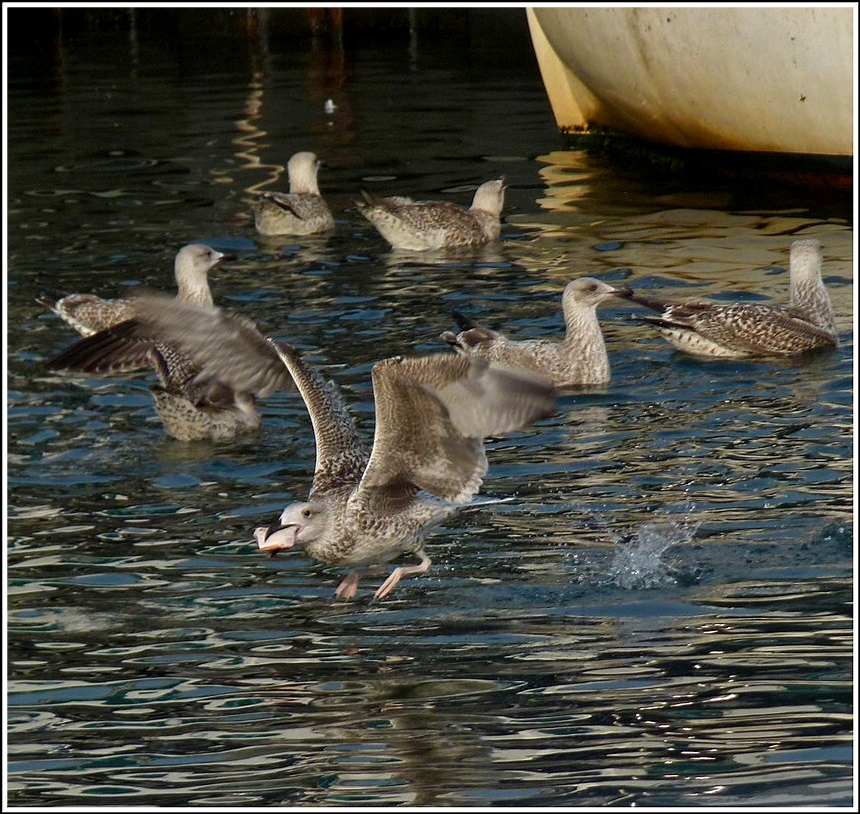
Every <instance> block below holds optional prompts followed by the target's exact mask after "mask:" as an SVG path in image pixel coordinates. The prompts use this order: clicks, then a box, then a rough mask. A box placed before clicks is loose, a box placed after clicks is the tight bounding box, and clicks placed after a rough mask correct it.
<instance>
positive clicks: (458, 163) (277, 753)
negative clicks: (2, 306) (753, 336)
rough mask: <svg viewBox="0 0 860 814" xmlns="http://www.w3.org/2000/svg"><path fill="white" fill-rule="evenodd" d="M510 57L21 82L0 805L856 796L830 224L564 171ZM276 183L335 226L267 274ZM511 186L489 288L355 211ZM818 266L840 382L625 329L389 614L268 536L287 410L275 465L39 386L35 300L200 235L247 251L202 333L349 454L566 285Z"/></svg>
mask: <svg viewBox="0 0 860 814" xmlns="http://www.w3.org/2000/svg"><path fill="white" fill-rule="evenodd" d="M504 30H505V32H506V36H507V37H512V38H513V42H512V43H509V42H507V41H506V40H505V38H504V37H502V40H501V41H500V42H499V43H498V44H497V47H493V46H492V45H488V44H487V43H486V42H484V43H483V44H482V45H481V47H476V48H474V49H471V50H470V49H469V47H467V45H465V44H464V46H463V47H462V48H453V49H452V48H449V47H447V44H446V43H444V42H438V41H429V42H426V43H425V42H424V41H423V40H422V38H421V36H420V31H419V35H418V36H417V37H414V38H413V39H412V40H411V41H410V40H409V39H408V38H407V37H405V36H404V37H402V38H399V39H398V38H397V37H392V39H393V40H394V41H393V43H392V42H387V43H386V44H385V46H384V47H383V46H380V47H379V48H378V49H377V48H374V47H371V46H370V45H369V44H368V45H364V46H362V47H357V44H356V43H355V42H354V43H353V44H352V45H351V46H349V47H347V49H346V50H345V51H344V52H339V51H337V50H336V49H333V48H331V47H330V46H328V45H326V43H325V41H322V42H320V43H319V44H318V46H317V47H316V48H312V47H311V45H310V43H309V42H308V41H304V40H302V41H300V42H299V44H298V45H297V44H296V42H293V41H276V40H274V39H273V40H271V41H269V42H267V40H266V38H265V32H263V33H262V34H260V35H259V36H256V35H249V38H248V40H247V41H241V42H238V43H237V40H236V38H235V37H228V36H226V33H225V36H224V38H223V41H222V40H216V41H215V42H214V43H210V44H209V46H208V47H203V45H202V43H203V40H202V38H201V39H200V40H199V41H197V42H195V46H196V47H195V48H190V49H184V46H183V45H182V42H181V41H180V40H179V39H178V38H176V39H174V38H167V39H166V40H165V41H156V42H152V41H149V40H147V39H141V40H140V41H138V40H133V39H128V37H127V34H126V32H125V31H124V30H122V29H121V30H120V32H119V33H117V34H114V35H111V36H109V37H106V36H96V35H90V36H89V38H87V37H83V38H79V39H78V40H75V41H74V42H71V43H67V44H65V45H64V46H63V47H58V48H57V51H56V52H55V53H52V54H38V53H37V54H33V55H30V56H28V57H27V58H23V57H16V58H14V59H13V60H12V62H11V64H10V70H11V73H10V81H9V102H8V105H9V131H8V144H9V166H8V171H9V174H8V186H9V200H8V209H9V212H8V245H7V257H8V281H7V319H8V326H7V330H8V371H7V388H8V390H7V430H8V440H7V444H8V454H7V467H8V476H7V489H8V549H7V565H8V569H7V590H8V599H7V611H8V615H7V629H8V671H7V676H8V685H7V689H8V694H7V706H8V732H7V738H8V754H7V756H8V774H7V794H8V802H9V804H11V805H13V806H25V805H27V806H98V805H122V806H125V807H128V806H135V805H158V806H184V805H194V806H197V807H203V806H207V805H212V806H259V805H285V804H286V805H290V804H292V805H298V804H319V805H331V806H335V805H351V804H368V803H375V804H385V805H401V804H402V805H437V806H448V805H464V806H465V805H484V806H517V807H523V806H537V805H542V806H546V805H569V806H586V805H609V804H616V805H623V806H630V805H633V804H635V805H639V806H643V805H646V806H647V805H655V806H657V805H659V806H703V805H726V806H728V805H775V806H785V805H793V804H807V805H811V804H814V805H816V806H817V805H848V804H850V803H851V802H852V768H853V766H852V764H853V759H852V716H853V703H852V698H853V686H852V661H853V660H852V654H853V647H854V641H853V633H852V630H853V626H852V621H851V609H852V595H853V582H852V575H853V567H852V566H853V532H854V528H853V520H852V505H853V423H852V422H853V420H852V411H853V384H854V380H853V365H852V357H853V332H852V324H853V296H854V288H853V231H852V222H853V212H852V210H851V201H850V195H849V196H846V195H845V194H844V193H842V192H839V191H830V192H825V193H821V191H820V190H819V191H815V192H813V191H810V192H809V193H806V192H805V191H803V190H802V189H800V190H799V189H798V188H796V187H780V186H778V185H776V184H775V182H774V181H771V180H768V179H766V178H760V179H754V180H750V179H748V178H745V179H731V178H726V177H723V176H721V174H720V173H719V171H718V169H719V168H718V167H717V168H715V171H714V173H713V174H712V175H711V174H709V176H708V177H704V178H700V179H699V180H696V181H691V180H690V179H689V177H687V176H679V175H676V174H669V173H668V172H666V171H661V170H660V169H659V168H657V169H654V168H652V167H649V166H645V165H644V162H643V166H636V165H631V164H630V163H628V162H622V161H618V160H615V159H612V158H609V157H601V156H595V155H589V154H586V153H585V152H581V151H566V150H564V149H563V146H564V145H563V144H562V143H561V141H560V137H559V136H558V135H557V133H556V130H555V125H554V122H553V119H552V116H551V113H550V110H549V107H548V104H547V102H546V97H545V94H544V91H543V86H542V84H541V81H540V77H539V75H538V73H537V69H536V67H535V65H534V62H533V58H532V57H531V55H530V54H529V53H528V51H527V49H524V48H523V47H522V43H523V42H526V43H527V40H524V39H523V38H522V37H519V36H514V35H513V34H512V33H511V32H512V31H514V29H511V28H505V29H504ZM46 65H49V66H50V69H46ZM329 98H330V99H332V100H333V101H334V102H335V104H336V109H335V110H334V112H333V113H331V114H328V113H326V112H325V111H324V107H323V104H324V102H325V100H326V99H329ZM300 149H311V150H314V151H315V152H317V153H318V154H319V155H320V156H321V157H322V158H323V159H324V160H325V161H326V162H327V164H328V168H327V169H325V170H323V173H322V175H321V186H322V190H323V193H324V194H325V195H326V197H327V198H328V200H329V201H330V203H331V205H332V208H333V209H334V211H335V214H336V217H337V219H338V226H337V230H336V232H335V233H334V234H332V235H330V236H326V237H315V238H302V239H296V240H293V239H280V240H277V239H276V240H272V239H267V240H263V239H261V238H259V237H258V235H257V234H256V233H255V231H254V229H253V225H252V223H251V221H250V218H249V209H248V206H247V203H246V202H247V199H248V191H249V190H252V189H258V188H272V189H285V188H286V178H285V173H284V165H285V163H286V161H287V159H288V158H289V156H290V155H291V154H292V153H293V152H295V151H297V150H300ZM502 174H504V175H505V176H506V178H507V180H508V184H509V190H508V196H507V201H506V206H505V212H504V225H503V240H502V241H501V242H500V243H499V244H498V245H497V246H495V247H492V248H491V249H488V250H486V251H482V252H479V253H473V254H466V255H462V254H461V255H449V256H442V257H437V256H422V255H416V254H406V253H397V252H393V251H391V250H389V249H388V247H387V244H385V243H384V241H382V239H381V238H380V237H379V236H378V235H377V234H376V233H375V232H374V231H373V230H372V228H371V227H370V226H369V224H367V223H365V222H363V221H362V220H361V218H360V217H359V216H358V214H357V212H356V211H355V210H354V208H353V207H352V201H353V200H354V198H355V197H356V194H357V191H358V189H359V188H361V187H365V188H368V189H372V190H375V191H378V192H382V193H387V194H403V193H405V194H410V193H411V194H414V195H415V196H417V197H436V198H440V197H441V198H447V199H451V200H455V201H457V202H459V203H463V204H466V203H468V202H469V201H470V199H471V193H472V191H473V190H474V188H475V186H476V185H477V184H478V183H480V182H481V181H483V180H487V179H490V178H495V177H498V176H499V175H502ZM806 236H815V237H817V238H819V239H820V240H821V242H822V244H823V246H824V257H825V267H824V276H825V280H826V283H827V285H828V287H829V289H830V291H831V294H832V298H833V302H834V306H835V309H836V313H837V323H838V327H839V330H840V336H841V346H840V347H839V349H838V350H836V351H835V352H833V353H829V354H826V355H824V356H816V357H815V358H812V359H807V360H802V361H800V362H797V363H791V364H783V363H771V362H725V361H724V362H704V361H697V360H693V359H690V358H686V357H682V356H681V355H679V354H676V353H674V352H672V350H671V349H670V348H669V346H668V345H667V344H666V343H665V342H664V341H663V340H662V339H661V338H660V337H659V336H657V335H656V334H655V333H654V332H653V330H652V329H650V327H649V326H647V325H644V324H641V323H637V322H635V321H633V320H631V319H630V314H631V313H632V312H633V307H632V306H630V305H627V304H624V303H622V302H617V303H611V304H608V305H607V306H605V307H604V308H602V310H601V319H602V323H603V325H604V329H605V335H606V338H607V346H608V349H609V353H610V359H611V363H612V369H613V380H612V383H611V384H610V385H609V386H608V387H606V388H604V389H600V390H596V391H589V392H570V393H566V394H565V395H564V396H563V398H562V399H561V403H560V408H561V409H560V411H559V413H558V414H557V415H555V416H553V417H552V418H549V419H545V420H543V421H541V422H539V423H538V424H537V425H536V426H534V427H532V428H530V429H528V430H525V431H523V432H519V433H514V434H512V435H510V436H507V437H505V438H501V439H493V440H491V441H490V442H489V443H488V457H489V460H490V471H489V474H488V477H487V479H486V481H485V484H484V489H483V494H484V496H486V497H488V498H505V500H503V501H496V502H488V503H485V504H484V505H478V506H475V507H472V508H469V509H467V510H464V511H462V512H460V513H459V514H458V515H456V516H455V517H454V518H453V519H452V520H450V521H448V522H447V523H446V524H445V525H444V526H443V527H442V528H440V529H438V530H437V531H436V533H435V534H434V535H433V536H432V538H431V539H430V542H429V544H428V553H429V555H430V556H431V558H432V559H433V566H432V568H431V570H430V571H429V572H428V573H427V574H426V575H422V576H420V577H414V578H410V579H409V580H407V581H404V582H403V583H402V584H401V586H400V587H399V588H398V590H397V591H396V592H395V593H394V594H393V595H392V596H391V597H390V598H388V599H386V600H383V601H380V602H373V601H371V600H370V596H371V592H370V591H368V590H367V589H368V587H371V588H372V584H371V585H367V584H363V585H362V588H361V590H360V593H359V598H358V601H356V602H354V603H348V604H344V603H338V602H335V601H334V599H333V590H334V587H335V586H336V584H337V582H338V581H339V580H340V578H341V577H342V575H343V574H342V572H340V571H338V570H337V569H325V568H321V567H319V566H316V565H314V564H313V563H312V562H310V561H309V560H307V559H305V558H303V557H302V555H301V554H298V553H297V554H295V555H290V556H281V557H278V558H274V559H268V558H266V557H264V556H262V555H260V554H259V553H258V552H257V550H256V548H255V545H254V543H253V542H252V539H251V531H252V529H253V528H254V527H255V526H256V525H258V524H261V523H269V522H271V521H273V520H274V519H275V517H276V516H277V515H278V513H279V512H280V510H281V508H282V507H283V505H284V504H285V503H287V502H288V501H290V500H293V499H300V498H303V497H304V496H305V494H306V493H307V489H308V486H309V483H310V477H311V473H312V470H313V463H314V447H313V437H312V434H311V430H310V426H309V422H308V419H307V414H306V412H305V411H304V408H303V406H302V404H301V403H300V401H299V399H298V398H297V396H296V395H295V394H288V393H287V394H281V395H277V396H274V397H272V398H270V399H268V400H266V401H265V402H264V403H263V404H262V409H263V414H264V424H263V427H262V429H261V430H260V432H259V434H258V435H257V436H254V437H251V438H246V439H243V440H239V441H234V442H229V443H219V444H210V443H203V442H201V443H190V444H183V443H181V442H177V441H174V440H171V439H169V438H167V437H165V435H164V432H163V430H162V428H161V425H160V423H159V422H158V421H157V419H156V418H155V413H154V409H153V405H152V402H151V398H150V395H149V391H148V385H149V381H150V379H149V378H148V377H146V376H145V375H141V376H139V377H137V378H131V379H126V380H122V379H114V380H104V379H87V378H73V377H66V376H60V375H54V374H48V373H46V372H45V371H43V369H42V363H43V362H44V361H45V360H46V359H47V358H49V357H50V356H51V355H53V354H55V353H57V352H59V351H60V350H61V349H63V348H64V347H66V346H67V345H68V344H70V343H71V342H72V341H73V340H74V339H75V338H76V335H75V334H74V332H73V331H72V329H71V328H69V327H68V326H66V325H65V324H63V323H62V322H60V320H58V319H57V318H56V317H55V316H53V315H52V314H49V313H45V311H44V310H43V309H42V308H41V306H39V305H38V304H37V303H36V302H35V297H36V295H37V294H38V293H39V292H40V291H42V290H44V289H45V288H51V289H56V290H59V291H66V292H68V291H92V292H94V293H98V294H101V295H103V296H117V295H122V294H124V293H127V292H129V291H131V290H133V289H134V288H135V287H138V286H145V287H147V288H150V289H160V290H172V289H173V273H172V260H173V256H174V254H175V252H176V251H177V249H178V248H179V247H181V246H182V245H184V244H186V243H189V242H192V241H197V240H201V241H207V242H210V243H211V245H214V246H216V247H218V248H222V249H230V250H232V251H234V252H235V253H236V259H235V260H231V261H229V262H225V263H223V264H222V265H221V266H220V267H218V268H216V269H215V270H214V271H213V272H212V275H211V281H212V286H213V290H214V293H215V297H216V300H217V301H218V302H219V303H220V304H221V305H223V306H225V307H228V308H231V309H234V310H236V311H239V312H241V313H244V314H246V315H248V316H250V317H252V318H254V319H255V320H257V321H258V323H259V324H260V326H261V327H262V328H263V330H265V331H266V332H268V333H270V334H272V335H274V336H277V337H280V338H282V339H285V340H288V341H290V342H292V343H293V344H295V345H296V346H297V347H299V348H300V349H301V350H302V351H303V352H304V353H305V354H306V356H307V358H308V359H310V360H311V361H313V362H314V363H315V364H318V365H320V366H324V367H325V369H326V370H327V372H328V374H329V375H330V376H331V377H333V378H334V379H336V380H337V381H338V382H339V383H340V384H341V385H342V387H343V388H344V392H345V396H346V398H347V400H348V401H349V402H350V403H351V404H352V405H353V406H354V408H355V410H356V414H357V416H358V419H359V422H360V425H361V428H362V430H363V431H364V432H366V433H368V436H369V434H370V433H371V432H372V423H373V414H372V394H371V390H370V384H369V372H370V366H371V364H372V362H373V361H374V360H377V359H380V358H383V357H385V356H389V355H393V354H398V353H412V352H429V351H435V350H439V349H441V345H440V344H439V342H438V341H437V336H438V334H439V333H440V331H442V330H446V329H450V328H452V327H453V325H452V323H451V317H450V312H451V310H452V309H454V308H456V309H458V310H461V311H465V312H466V313H468V314H469V315H471V316H473V317H475V318H476V319H478V320H479V321H482V322H485V323H487V324H489V325H492V326H494V327H498V328H503V329H505V330H506V331H507V332H509V333H511V334H515V335H518V336H521V337H526V336H557V335H558V334H559V333H560V331H561V328H562V323H561V314H560V296H561V290H562V288H563V287H564V284H565V282H566V281H567V280H568V279H570V278H571V277H574V276H579V275H585V274H589V275H594V276H597V277H599V278H601V279H604V280H607V281H610V282H614V283H617V282H624V283H625V284H627V285H630V286H631V287H633V288H634V289H640V290H646V291H647V290H652V291H660V292H661V293H664V294H666V295H668V296H670V297H688V296H710V297H717V298H726V299H741V298H749V299H759V298H761V299H766V298H770V297H773V298H774V299H776V300H784V299H785V297H786V292H787V272H786V264H787V259H788V247H789V244H790V243H791V241H792V240H794V239H796V238H797V237H806Z"/></svg>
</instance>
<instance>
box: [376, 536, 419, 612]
mask: <svg viewBox="0 0 860 814" xmlns="http://www.w3.org/2000/svg"><path fill="white" fill-rule="evenodd" d="M415 553H416V555H417V556H418V558H419V559H420V560H421V562H420V563H419V564H418V565H405V566H404V565H401V566H399V567H397V568H395V569H394V570H393V571H392V572H391V573H390V574H389V575H388V579H386V580H385V582H383V583H382V585H380V586H379V588H377V589H376V593H375V594H374V595H373V598H374V599H382V597H384V596H388V594H390V593H391V592H392V591H393V590H394V589H395V587H397V583H398V582H400V580H401V579H402V578H403V577H407V576H409V575H410V574H424V573H426V572H427V571H428V569H429V568H430V558H429V557H428V556H427V555H426V554H425V553H424V549H423V548H422V549H419V550H418V551H416V552H415Z"/></svg>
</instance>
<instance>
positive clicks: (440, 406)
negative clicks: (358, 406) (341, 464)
mask: <svg viewBox="0 0 860 814" xmlns="http://www.w3.org/2000/svg"><path fill="white" fill-rule="evenodd" d="M372 375H373V391H374V400H375V403H376V432H375V436H374V441H373V449H372V451H371V455H370V461H369V462H368V465H367V470H366V471H365V473H364V477H363V478H362V480H361V485H360V488H359V491H360V493H362V496H363V498H364V499H367V500H372V499H374V494H375V493H378V494H379V495H384V496H385V497H386V498H389V497H390V496H391V495H392V494H398V493H400V494H404V493H408V492H410V491H414V490H415V489H424V490H426V491H428V492H430V493H431V494H434V495H436V496H437V497H440V498H442V499H444V500H449V501H451V502H455V503H463V502H467V501H468V500H469V499H471V498H472V497H473V496H474V494H475V493H476V492H477V491H478V489H480V486H481V482H482V480H483V477H484V475H485V474H486V471H487V460H486V456H485V453H484V444H483V439H484V438H485V437H487V436H490V435H496V434H499V433H504V432H510V431H511V430H515V429H519V428H522V427H525V426H527V425H528V424H531V423H532V422H534V421H536V420H537V419H539V418H542V417H544V416H547V415H550V414H551V413H552V412H554V411H555V399H556V391H555V389H554V388H553V387H552V385H551V384H550V383H549V382H547V380H546V379H544V378H543V377H540V376H536V375H532V374H528V373H525V372H523V371H516V370H513V369H509V368H505V367H502V366H499V365H493V364H489V363H487V362H485V361H483V360H480V359H472V358H468V357H464V356H459V355H452V354H437V355H434V356H424V357H414V358H402V357H394V358H391V359H385V360H383V361H381V362H378V363H377V364H376V365H374V367H373V374H372Z"/></svg>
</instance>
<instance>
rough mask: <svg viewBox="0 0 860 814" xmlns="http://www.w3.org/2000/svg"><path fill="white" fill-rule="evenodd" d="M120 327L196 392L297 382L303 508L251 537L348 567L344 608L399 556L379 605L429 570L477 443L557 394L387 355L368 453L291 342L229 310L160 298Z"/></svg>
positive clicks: (525, 382)
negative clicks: (158, 338)
mask: <svg viewBox="0 0 860 814" xmlns="http://www.w3.org/2000/svg"><path fill="white" fill-rule="evenodd" d="M120 330H121V332H122V333H123V335H124V338H125V340H126V341H134V339H135V337H136V336H138V335H140V336H143V337H147V336H149V335H151V334H153V333H158V334H159V335H162V336H164V337H165V338H166V339H168V340H169V341H170V342H171V343H173V344H175V345H176V346H177V347H179V348H180V350H181V351H182V352H183V353H185V354H187V355H188V356H189V357H190V358H191V359H192V360H193V361H194V363H195V364H196V365H198V366H199V368H200V372H199V373H198V374H197V377H196V382H197V384H199V385H201V386H203V385H205V384H206V382H207V381H209V380H210V379H211V380H213V381H218V382H221V381H223V382H226V383H227V384H228V385H229V386H230V387H232V388H233V389H235V390H238V391H244V392H249V391H255V390H258V389H260V388H262V387H263V386H275V385H278V384H282V383H283V381H284V380H286V379H289V380H292V381H294V382H295V385H296V386H297V388H298V391H299V393H300V395H301V397H302V399H303V400H304V403H305V406H306V407H307V410H308V414H309V416H310V420H311V425H312V427H313V432H314V437H315V442H316V465H315V468H314V475H313V482H312V485H311V488H310V492H309V495H308V499H307V501H303V502H298V503H292V504H290V505H288V506H287V507H286V508H285V509H284V510H283V512H282V513H281V515H280V518H279V519H278V521H277V522H276V523H273V524H271V525H268V526H261V527H259V528H257V529H256V530H255V531H254V539H255V540H256V543H257V547H258V549H259V550H261V551H266V552H270V553H276V552H278V551H283V550H287V549H293V548H296V549H301V550H303V551H304V553H305V554H306V555H307V556H309V557H310V558H311V559H313V560H315V561H317V562H320V563H323V564H325V565H330V566H336V567H344V568H349V569H352V570H351V571H350V573H349V574H348V575H347V576H346V578H345V579H344V580H343V581H342V582H341V583H340V585H339V586H338V588H337V590H336V591H335V596H336V597H337V598H338V599H343V600H351V599H353V598H354V597H355V595H356V591H357V588H358V583H359V580H360V579H361V577H362V576H364V575H366V574H369V573H376V572H378V571H380V570H385V571H387V568H386V566H387V564H388V563H390V562H391V561H392V560H395V559H396V558H398V557H400V556H402V555H410V554H411V555H414V556H415V557H417V558H418V561H419V562H418V564H417V565H403V566H399V567H396V568H394V570H393V571H391V572H390V574H389V575H388V577H387V579H386V580H385V581H384V582H383V583H382V585H381V586H380V587H379V588H378V589H377V590H376V593H375V597H376V598H377V599H381V598H383V597H385V596H387V595H388V594H390V593H391V592H392V591H393V590H394V588H395V586H396V585H397V584H398V582H399V581H400V580H401V579H402V578H403V577H405V576H408V575H411V574H419V573H424V572H426V571H427V569H428V568H429V567H430V564H431V561H430V558H429V557H428V556H427V554H426V552H425V551H424V538H425V536H426V535H427V534H428V533H429V531H430V530H431V529H432V528H433V527H434V526H436V525H437V524H439V523H441V522H442V521H443V520H444V519H445V518H447V517H449V516H450V515H451V514H453V513H454V512H455V511H456V510H457V509H458V508H459V507H461V506H463V505H465V504H467V503H469V502H470V501H471V500H472V498H473V497H474V496H475V495H476V494H477V492H478V491H479V489H480V486H481V483H482V481H483V478H484V476H485V474H486V472H487V468H488V464H487V458H486V453H485V449H484V438H486V437H488V436H494V435H499V434H502V433H506V432H511V431H513V430H517V429H520V428H524V427H526V426H529V425H530V424H532V423H534V422H535V421H537V420H539V419H540V418H544V417H546V416H549V415H552V414H553V413H554V412H555V410H556V398H557V393H556V390H555V388H554V387H553V386H552V385H551V384H550V383H549V382H548V381H547V380H546V379H545V378H543V377H541V376H538V375H536V374H533V373H529V372H525V371H519V370H516V369H513V368H508V367H506V366H504V365H499V364H496V363H493V362H487V361H486V360H483V359H478V358H468V357H465V356H457V355H456V354H450V353H442V354H435V355H429V356H415V357H404V356H395V357H391V358H388V359H383V360H382V361H379V362H377V363H376V364H375V365H374V366H373V368H372V372H371V378H372V382H373V393H374V402H375V411H376V427H375V434H374V439H373V444H372V446H370V447H368V446H367V445H366V444H365V443H364V442H362V440H361V439H360V437H359V434H358V431H357V429H356V425H355V422H354V421H353V419H352V417H351V415H350V413H349V411H348V409H347V407H346V405H345V403H344V400H343V397H342V395H341V393H340V391H339V389H338V388H337V386H336V385H335V384H334V383H333V382H327V381H326V380H325V379H324V378H323V377H322V375H321V374H320V373H319V372H318V371H317V370H315V369H314V368H313V367H311V366H309V365H307V364H305V362H304V361H303V360H302V358H301V356H300V354H299V353H298V351H296V350H295V349H294V348H293V347H292V346H291V345H289V344H287V343H285V342H283V341H277V340H275V339H273V338H271V337H263V335H262V334H261V333H260V332H259V331H258V330H257V329H256V328H255V327H252V326H250V325H249V323H248V321H246V320H243V319H241V318H238V317H237V316H236V315H234V314H231V313H230V312H227V311H224V310H219V309H212V308H201V307H197V306H187V305H184V304H182V303H178V302H176V301H171V300H167V299H163V298H158V299H152V300H147V301H146V302H145V307H141V308H138V309H137V315H136V317H135V319H134V320H129V321H127V322H125V323H122V325H121V326H120Z"/></svg>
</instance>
